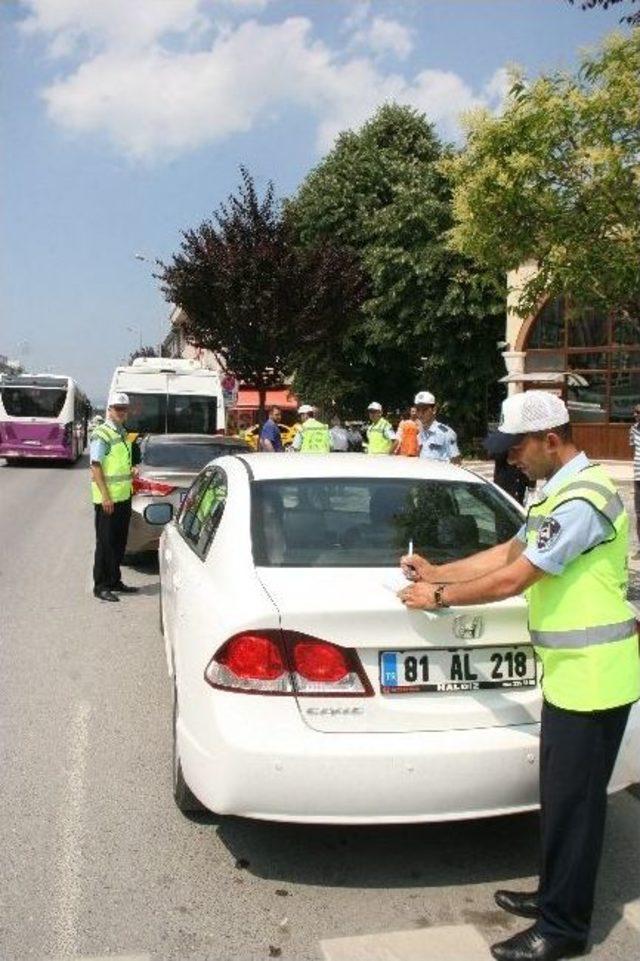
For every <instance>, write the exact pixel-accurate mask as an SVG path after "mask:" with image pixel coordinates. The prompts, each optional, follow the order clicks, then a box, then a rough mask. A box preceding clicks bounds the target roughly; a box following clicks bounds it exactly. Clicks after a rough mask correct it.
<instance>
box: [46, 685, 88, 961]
mask: <svg viewBox="0 0 640 961" xmlns="http://www.w3.org/2000/svg"><path fill="white" fill-rule="evenodd" d="M90 714H91V708H90V706H89V704H88V703H87V702H86V701H80V702H79V703H78V704H77V705H76V707H75V709H74V712H73V717H72V720H71V724H70V726H69V741H68V749H67V753H66V759H67V783H66V790H65V794H64V798H63V802H62V806H61V809H60V818H59V839H60V840H59V855H58V891H57V905H56V907H57V910H56V915H55V918H54V921H53V929H54V945H55V948H54V955H55V954H59V955H63V956H64V955H67V956H68V955H76V954H77V953H78V917H79V912H80V896H81V886H82V836H83V833H84V810H85V801H86V790H87V785H86V769H87V744H88V741H89V717H90Z"/></svg>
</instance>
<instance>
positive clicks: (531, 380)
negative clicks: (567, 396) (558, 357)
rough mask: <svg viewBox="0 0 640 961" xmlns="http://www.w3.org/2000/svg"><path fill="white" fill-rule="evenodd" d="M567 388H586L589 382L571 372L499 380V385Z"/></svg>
mask: <svg viewBox="0 0 640 961" xmlns="http://www.w3.org/2000/svg"><path fill="white" fill-rule="evenodd" d="M565 380H566V382H567V384H568V386H569V387H588V386H589V381H588V380H585V378H584V377H583V376H582V374H576V372H575V371H573V370H548V371H544V370H540V371H536V372H531V371H529V372H527V373H526V374H505V376H504V377H501V378H500V383H501V384H564V382H565Z"/></svg>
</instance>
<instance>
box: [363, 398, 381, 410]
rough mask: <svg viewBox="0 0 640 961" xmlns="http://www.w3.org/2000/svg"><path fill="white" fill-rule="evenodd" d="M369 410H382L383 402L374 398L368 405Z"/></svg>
mask: <svg viewBox="0 0 640 961" xmlns="http://www.w3.org/2000/svg"><path fill="white" fill-rule="evenodd" d="M367 410H379V411H381V410H382V404H379V403H378V401H377V400H372V401H371V403H370V404H369V406H368V407H367Z"/></svg>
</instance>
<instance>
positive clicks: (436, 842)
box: [217, 814, 538, 888]
mask: <svg viewBox="0 0 640 961" xmlns="http://www.w3.org/2000/svg"><path fill="white" fill-rule="evenodd" d="M217 833H218V836H219V838H220V840H221V841H222V842H223V844H225V845H226V847H227V848H228V849H229V851H230V853H231V855H232V856H233V857H234V859H235V861H236V865H238V866H240V867H241V868H246V870H248V871H250V872H251V873H252V874H254V875H256V876H257V877H261V878H268V879H271V880H278V881H283V882H287V881H288V882H290V883H296V884H310V885H323V886H329V887H357V888H398V887H401V888H404V887H409V888H410V887H421V888H425V887H442V886H456V885H461V884H480V883H483V882H487V881H496V883H497V882H499V881H502V880H504V879H506V878H514V877H516V878H517V877H528V876H530V875H532V874H535V872H536V871H537V852H538V816H537V814H526V815H520V816H516V817H512V818H491V819H488V820H482V821H458V822H453V823H449V824H414V825H392V826H372V827H344V826H339V827H330V826H309V825H292V824H267V823H262V822H258V821H248V820H242V819H240V818H225V819H224V820H222V821H220V822H219V825H218V831H217Z"/></svg>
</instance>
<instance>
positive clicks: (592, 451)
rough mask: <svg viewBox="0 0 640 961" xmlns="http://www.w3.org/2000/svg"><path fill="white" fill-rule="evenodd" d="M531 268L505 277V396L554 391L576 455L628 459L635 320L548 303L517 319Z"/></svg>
mask: <svg viewBox="0 0 640 961" xmlns="http://www.w3.org/2000/svg"><path fill="white" fill-rule="evenodd" d="M533 271H535V265H533V264H529V265H526V266H525V267H523V268H521V269H520V270H519V271H514V272H513V273H512V274H510V275H509V290H510V293H509V301H508V309H507V332H506V340H507V349H506V350H505V352H504V354H503V356H504V359H505V364H506V367H507V375H506V377H503V378H502V381H503V382H504V383H506V384H508V385H509V391H510V392H516V391H520V390H528V389H531V388H535V389H538V390H552V391H555V392H557V393H558V394H560V395H561V396H562V397H563V399H564V400H565V401H566V403H567V406H568V407H569V411H570V414H571V422H572V424H573V425H574V436H575V438H576V441H577V443H578V445H579V446H580V447H583V448H584V449H585V450H586V452H587V453H588V454H589V455H590V456H591V457H594V458H609V457H610V458H619V459H625V460H627V459H630V457H631V449H630V447H629V427H630V426H631V423H632V422H633V413H632V412H633V408H634V406H635V405H636V404H637V403H639V402H640V317H635V318H630V317H628V316H624V315H623V314H622V313H621V312H620V311H618V310H615V309H611V310H593V309H590V308H578V307H576V306H575V305H573V304H572V303H571V300H570V298H563V297H559V298H556V299H550V300H547V301H546V302H545V303H543V304H542V305H541V306H540V308H539V309H538V310H537V311H536V312H535V313H533V314H531V315H530V316H528V317H520V316H518V315H517V314H516V313H515V310H514V305H515V304H516V303H517V300H518V297H519V291H520V289H521V288H522V285H523V282H524V281H526V279H527V278H528V277H530V276H531V273H532V272H533Z"/></svg>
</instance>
